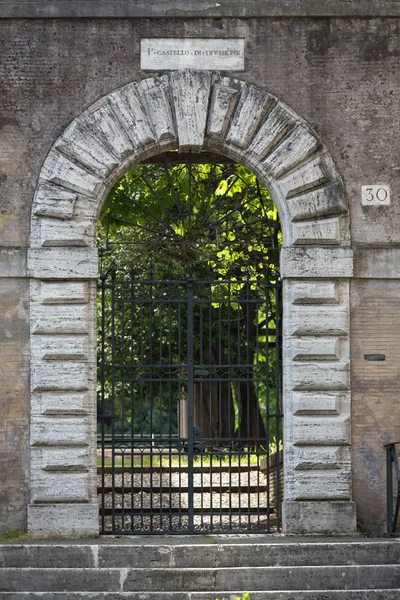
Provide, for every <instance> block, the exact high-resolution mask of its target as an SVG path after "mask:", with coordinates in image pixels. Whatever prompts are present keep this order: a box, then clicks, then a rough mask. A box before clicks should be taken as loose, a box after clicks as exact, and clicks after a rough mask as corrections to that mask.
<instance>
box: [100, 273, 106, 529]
mask: <svg viewBox="0 0 400 600" xmlns="http://www.w3.org/2000/svg"><path fill="white" fill-rule="evenodd" d="M100 281H101V360H100V381H101V424H100V425H101V532H102V533H104V528H105V492H104V488H105V484H106V481H105V471H104V469H105V459H106V456H105V415H104V410H105V402H104V396H105V372H104V365H105V353H106V343H105V335H106V332H105V325H106V319H105V303H106V301H105V297H106V275H103V276H102V277H101V279H100Z"/></svg>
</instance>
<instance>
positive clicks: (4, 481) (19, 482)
mask: <svg viewBox="0 0 400 600" xmlns="http://www.w3.org/2000/svg"><path fill="white" fill-rule="evenodd" d="M27 316H28V290H27V285H26V282H25V281H23V280H17V279H14V280H6V279H0V415H1V417H0V473H1V475H0V478H1V485H0V523H2V525H3V526H4V527H5V528H18V527H21V526H24V524H25V521H26V503H27V500H28V491H29V490H28V441H29V440H28V437H29V411H28V406H29V403H28V392H29V335H28V333H29V332H28V330H27V326H26V321H27Z"/></svg>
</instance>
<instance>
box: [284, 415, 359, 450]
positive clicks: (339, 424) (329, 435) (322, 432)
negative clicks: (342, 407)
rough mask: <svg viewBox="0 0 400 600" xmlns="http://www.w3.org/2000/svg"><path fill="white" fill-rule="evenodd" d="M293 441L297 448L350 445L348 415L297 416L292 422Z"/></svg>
mask: <svg viewBox="0 0 400 600" xmlns="http://www.w3.org/2000/svg"><path fill="white" fill-rule="evenodd" d="M292 431H293V433H292V441H293V444H294V445H295V446H346V445H350V418H349V415H348V414H344V415H341V416H339V417H336V416H326V417H320V416H318V417H312V418H310V417H306V416H295V417H294V418H293V421H292Z"/></svg>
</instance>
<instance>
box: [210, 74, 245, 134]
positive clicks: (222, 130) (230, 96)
mask: <svg viewBox="0 0 400 600" xmlns="http://www.w3.org/2000/svg"><path fill="white" fill-rule="evenodd" d="M238 98H239V90H237V89H232V88H230V87H227V86H226V85H221V84H218V83H217V84H215V85H214V87H213V92H212V96H211V106H210V111H209V115H208V123H207V135H208V136H210V137H212V138H223V137H224V136H225V134H226V132H227V129H228V126H229V122H230V119H231V116H232V114H233V111H234V110H235V106H236V103H237V100H238Z"/></svg>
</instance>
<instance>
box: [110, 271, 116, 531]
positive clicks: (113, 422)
mask: <svg viewBox="0 0 400 600" xmlns="http://www.w3.org/2000/svg"><path fill="white" fill-rule="evenodd" d="M115 284H116V271H115V267H113V268H112V269H111V356H112V360H111V470H112V474H111V489H112V500H111V528H112V532H114V531H115Z"/></svg>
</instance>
